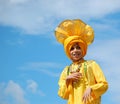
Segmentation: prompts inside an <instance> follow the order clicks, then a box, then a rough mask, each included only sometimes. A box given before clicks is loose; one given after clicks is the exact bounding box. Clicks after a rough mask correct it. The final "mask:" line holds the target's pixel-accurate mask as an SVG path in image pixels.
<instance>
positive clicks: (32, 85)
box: [27, 80, 45, 96]
mask: <svg viewBox="0 0 120 104" xmlns="http://www.w3.org/2000/svg"><path fill="white" fill-rule="evenodd" d="M27 84H28V85H27V89H28V90H29V91H31V92H32V93H34V94H39V95H40V96H45V94H44V93H43V92H42V91H41V90H39V89H38V84H37V83H36V82H35V81H34V80H27Z"/></svg>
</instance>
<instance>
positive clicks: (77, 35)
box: [55, 19, 94, 58]
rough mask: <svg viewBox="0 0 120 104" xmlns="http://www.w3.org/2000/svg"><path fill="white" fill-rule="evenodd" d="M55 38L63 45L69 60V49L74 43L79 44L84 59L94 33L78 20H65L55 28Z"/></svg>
mask: <svg viewBox="0 0 120 104" xmlns="http://www.w3.org/2000/svg"><path fill="white" fill-rule="evenodd" d="M55 36H56V39H57V41H58V42H60V43H62V44H63V45H64V50H65V52H66V55H67V56H68V57H69V58H70V49H71V47H72V45H73V44H74V43H78V44H79V46H80V48H81V49H82V55H83V57H84V56H85V55H86V51H87V46H88V45H89V44H91V43H92V42H93V40H94V31H93V29H92V27H90V26H89V25H87V24H85V23H84V22H83V21H81V20H80V19H75V20H65V21H63V22H61V23H60V24H59V25H58V27H57V28H56V30H55Z"/></svg>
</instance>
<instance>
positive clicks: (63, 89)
mask: <svg viewBox="0 0 120 104" xmlns="http://www.w3.org/2000/svg"><path fill="white" fill-rule="evenodd" d="M67 70H68V66H67V67H65V69H64V70H63V72H62V73H61V75H60V79H59V82H58V85H59V90H58V95H59V96H60V97H61V98H63V99H68V96H69V94H68V88H67V85H66V77H67Z"/></svg>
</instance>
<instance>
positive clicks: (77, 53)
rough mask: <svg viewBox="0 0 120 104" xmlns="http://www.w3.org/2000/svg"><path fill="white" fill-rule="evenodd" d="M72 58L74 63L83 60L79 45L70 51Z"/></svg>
mask: <svg viewBox="0 0 120 104" xmlns="http://www.w3.org/2000/svg"><path fill="white" fill-rule="evenodd" d="M70 58H71V60H72V61H73V62H77V61H79V60H80V59H82V50H81V48H80V46H79V45H78V43H75V44H74V45H73V46H72V47H71V49H70Z"/></svg>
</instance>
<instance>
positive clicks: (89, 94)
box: [82, 61, 108, 104]
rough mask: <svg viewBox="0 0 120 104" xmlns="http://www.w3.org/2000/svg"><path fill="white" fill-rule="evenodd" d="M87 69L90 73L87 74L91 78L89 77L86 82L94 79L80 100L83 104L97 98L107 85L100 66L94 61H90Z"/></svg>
mask: <svg viewBox="0 0 120 104" xmlns="http://www.w3.org/2000/svg"><path fill="white" fill-rule="evenodd" d="M89 68H90V70H91V71H90V72H89V73H88V74H89V75H92V76H90V77H89V79H88V80H90V78H91V77H94V82H93V83H94V84H91V85H89V86H88V87H87V89H86V90H85V92H84V94H83V98H82V100H83V102H84V103H85V104H86V102H87V101H88V99H91V98H94V99H95V98H98V97H100V96H101V95H102V94H103V93H105V91H106V90H107V89H108V83H107V81H106V79H105V76H104V74H103V72H102V70H101V68H100V66H99V65H98V64H97V63H96V62H95V61H92V63H91V64H90V66H89Z"/></svg>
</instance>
